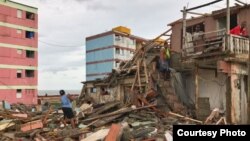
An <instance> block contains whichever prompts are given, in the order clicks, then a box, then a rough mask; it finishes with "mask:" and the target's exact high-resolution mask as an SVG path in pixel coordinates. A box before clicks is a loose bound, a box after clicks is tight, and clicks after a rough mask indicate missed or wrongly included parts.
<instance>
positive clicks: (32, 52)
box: [26, 50, 35, 58]
mask: <svg viewBox="0 0 250 141" xmlns="http://www.w3.org/2000/svg"><path fill="white" fill-rule="evenodd" d="M26 57H27V58H35V51H31V50H26Z"/></svg>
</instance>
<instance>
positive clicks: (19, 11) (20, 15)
mask: <svg viewBox="0 0 250 141" xmlns="http://www.w3.org/2000/svg"><path fill="white" fill-rule="evenodd" d="M22 17H23V11H22V10H20V9H17V18H20V19H21V18H22Z"/></svg>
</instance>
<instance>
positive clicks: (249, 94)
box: [247, 37, 250, 124]
mask: <svg viewBox="0 0 250 141" xmlns="http://www.w3.org/2000/svg"><path fill="white" fill-rule="evenodd" d="M249 49H250V37H249ZM249 49H248V77H247V78H248V90H247V93H248V95H247V113H248V114H247V119H248V120H247V122H248V124H250V50H249Z"/></svg>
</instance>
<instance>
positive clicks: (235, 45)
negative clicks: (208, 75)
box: [182, 30, 249, 60]
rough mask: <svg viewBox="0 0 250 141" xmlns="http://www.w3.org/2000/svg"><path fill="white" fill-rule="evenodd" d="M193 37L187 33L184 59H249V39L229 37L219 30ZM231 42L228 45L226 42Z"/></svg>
mask: <svg viewBox="0 0 250 141" xmlns="http://www.w3.org/2000/svg"><path fill="white" fill-rule="evenodd" d="M198 36H199V37H197V34H196V35H194V34H193V35H191V34H190V33H187V34H186V36H185V40H184V45H183V49H182V59H183V60H188V59H200V58H214V57H217V56H219V57H233V58H241V59H247V57H248V53H249V39H248V38H245V37H241V36H237V35H231V34H230V35H227V34H226V32H225V30H217V31H212V32H206V33H199V35H198ZM227 39H228V40H229V43H228V45H227V43H226V41H227Z"/></svg>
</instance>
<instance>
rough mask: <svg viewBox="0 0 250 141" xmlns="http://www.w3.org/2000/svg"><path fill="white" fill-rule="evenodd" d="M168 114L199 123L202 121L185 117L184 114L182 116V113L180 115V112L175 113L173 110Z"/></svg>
mask: <svg viewBox="0 0 250 141" xmlns="http://www.w3.org/2000/svg"><path fill="white" fill-rule="evenodd" d="M168 115H170V116H175V117H178V118H182V119H183V120H187V121H192V122H195V123H199V124H202V123H203V122H202V121H200V120H196V119H192V118H189V117H186V116H183V115H180V114H176V113H173V112H168Z"/></svg>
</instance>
